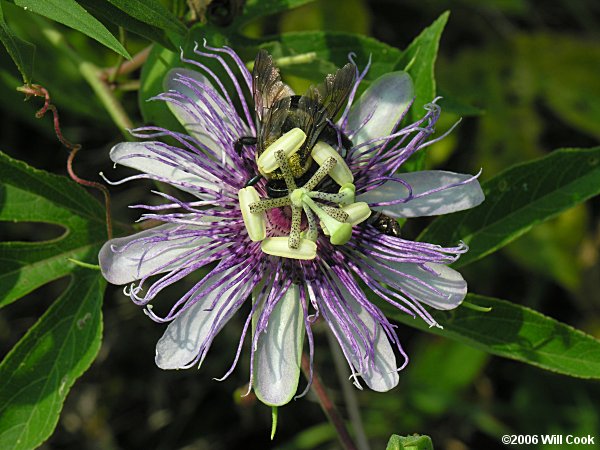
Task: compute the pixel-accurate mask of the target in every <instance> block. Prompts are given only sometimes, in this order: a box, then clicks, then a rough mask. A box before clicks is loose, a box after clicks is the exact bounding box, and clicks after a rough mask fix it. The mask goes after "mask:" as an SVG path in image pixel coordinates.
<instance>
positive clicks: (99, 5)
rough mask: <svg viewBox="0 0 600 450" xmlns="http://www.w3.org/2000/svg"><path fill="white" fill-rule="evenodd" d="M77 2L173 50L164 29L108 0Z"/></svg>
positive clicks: (105, 18) (96, 14)
mask: <svg viewBox="0 0 600 450" xmlns="http://www.w3.org/2000/svg"><path fill="white" fill-rule="evenodd" d="M78 2H79V4H80V5H82V6H83V7H84V8H85V9H87V10H88V11H89V12H91V13H93V14H94V15H95V16H96V17H99V18H102V19H103V20H105V21H108V22H111V23H114V24H115V25H117V26H119V27H123V28H124V29H125V30H127V31H130V32H132V33H135V34H137V35H139V36H142V37H145V38H146V39H148V40H150V41H151V42H157V43H159V44H160V45H162V46H165V47H169V48H172V50H175V46H174V45H173V44H172V43H171V41H170V40H169V39H168V38H167V36H166V33H165V31H164V30H162V29H160V28H157V27H154V26H152V25H148V24H147V23H144V22H142V21H140V20H138V19H136V18H134V17H132V16H130V15H129V14H127V12H125V11H122V10H120V9H119V8H117V7H116V6H114V5H111V4H110V3H108V2H98V1H96V0H78Z"/></svg>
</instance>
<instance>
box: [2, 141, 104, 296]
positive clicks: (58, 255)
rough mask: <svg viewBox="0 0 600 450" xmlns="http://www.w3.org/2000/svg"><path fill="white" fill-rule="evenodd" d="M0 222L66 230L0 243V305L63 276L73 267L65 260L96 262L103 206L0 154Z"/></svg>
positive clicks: (76, 187)
mask: <svg viewBox="0 0 600 450" xmlns="http://www.w3.org/2000/svg"><path fill="white" fill-rule="evenodd" d="M0 221H14V222H46V223H51V224H57V225H60V226H63V227H65V228H66V230H65V233H64V234H63V235H62V236H61V237H59V238H58V239H54V240H51V241H45V242H2V243H0V307H2V306H6V305H8V304H10V303H12V302H13V301H15V300H17V299H19V298H21V297H22V296H24V295H25V294H27V293H29V292H31V291H32V290H34V289H36V288H37V287H40V286H42V285H44V284H46V283H48V282H50V281H52V280H56V279H58V278H60V277H63V276H65V275H67V274H69V273H70V272H71V271H72V270H73V268H74V267H75V265H74V264H73V263H71V262H69V261H67V259H68V258H72V259H76V260H79V261H84V262H90V263H94V264H97V255H98V250H99V248H100V246H101V245H102V244H103V242H104V241H105V240H106V231H105V218H104V212H103V206H102V205H100V203H98V201H96V200H95V199H94V198H93V197H92V196H91V195H90V194H88V193H87V192H86V191H85V190H84V189H83V188H82V187H81V186H79V185H77V184H76V183H74V182H73V181H71V180H69V179H67V178H65V177H61V176H58V175H53V174H49V173H46V172H43V171H40V170H36V169H34V168H32V167H29V166H27V165H26V164H25V163H23V162H21V161H17V160H14V159H12V158H10V157H9V156H7V155H5V154H4V153H1V152H0Z"/></svg>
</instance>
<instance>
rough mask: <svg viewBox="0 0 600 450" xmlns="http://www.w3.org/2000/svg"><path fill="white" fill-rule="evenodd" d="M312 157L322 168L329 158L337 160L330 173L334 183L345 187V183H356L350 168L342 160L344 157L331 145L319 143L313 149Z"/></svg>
mask: <svg viewBox="0 0 600 450" xmlns="http://www.w3.org/2000/svg"><path fill="white" fill-rule="evenodd" d="M311 155H312V157H313V159H314V160H315V161H316V163H317V164H318V165H320V166H322V165H323V164H324V163H325V161H326V160H327V159H328V158H334V159H335V162H336V164H335V166H334V167H333V168H332V169H331V171H330V172H329V176H330V177H331V178H333V181H335V182H336V183H337V184H339V185H340V186H343V185H344V184H345V183H352V182H353V181H354V176H353V175H352V172H351V171H350V169H349V168H348V165H347V164H346V161H344V158H342V156H341V155H340V154H339V153H338V152H336V151H335V149H334V148H333V147H332V146H331V145H329V144H327V143H325V142H323V141H319V142H317V143H316V144H315V146H314V147H313V149H312V151H311Z"/></svg>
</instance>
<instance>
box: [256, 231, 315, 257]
mask: <svg viewBox="0 0 600 450" xmlns="http://www.w3.org/2000/svg"><path fill="white" fill-rule="evenodd" d="M260 248H261V249H262V251H263V252H264V253H266V254H267V255H273V256H280V257H282V258H290V259H302V260H310V259H315V257H316V256H317V244H316V243H315V242H313V241H311V240H309V239H300V243H299V244H298V248H290V247H289V245H288V237H287V236H278V237H269V238H266V239H265V240H264V241H262V242H261V243H260Z"/></svg>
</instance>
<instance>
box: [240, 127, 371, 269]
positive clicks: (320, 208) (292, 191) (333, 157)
mask: <svg viewBox="0 0 600 450" xmlns="http://www.w3.org/2000/svg"><path fill="white" fill-rule="evenodd" d="M292 131H293V132H289V133H290V134H292V135H293V136H292V135H290V136H287V135H284V136H282V138H280V139H279V140H278V141H276V142H275V143H274V144H273V145H272V146H271V147H272V148H269V151H268V152H265V153H266V155H267V157H268V158H267V160H266V162H265V160H262V161H260V163H261V164H260V165H259V166H260V167H259V170H260V171H261V172H264V171H265V169H267V170H268V171H274V170H276V169H279V170H280V171H281V173H282V174H283V179H284V180H285V184H286V186H287V192H288V194H287V195H286V196H285V197H280V198H260V195H259V194H258V192H257V191H256V189H255V188H254V187H252V186H249V187H246V188H243V189H240V191H239V192H238V198H239V202H240V209H241V211H242V218H243V220H244V225H245V227H246V231H247V232H248V236H249V237H250V239H251V240H252V241H255V242H258V241H261V249H262V251H263V252H264V253H266V254H268V255H273V256H279V257H283V258H290V259H299V260H311V259H314V258H315V257H316V255H317V239H318V236H319V228H320V230H321V232H322V234H323V235H324V236H327V237H328V238H329V242H330V243H331V244H332V245H344V244H346V243H347V242H348V241H349V240H350V239H351V237H352V227H353V226H355V225H358V224H360V223H361V222H363V221H365V220H366V219H367V218H368V217H369V216H370V215H371V210H370V209H369V206H368V205H367V204H366V203H365V202H355V187H354V184H353V181H354V178H353V176H352V172H351V171H350V169H349V168H348V166H347V165H346V162H345V161H344V159H343V158H342V157H341V156H340V155H339V153H338V152H337V151H335V149H333V148H332V147H331V146H330V145H329V144H327V143H325V142H317V144H315V146H314V148H313V149H312V152H311V156H312V158H313V160H314V161H315V162H316V163H317V164H318V166H319V168H318V170H317V171H316V172H315V173H314V174H313V175H312V177H311V178H310V179H309V180H308V181H307V182H306V183H305V184H304V185H303V186H300V187H298V186H297V185H296V179H295V178H294V176H293V173H292V169H291V168H290V163H289V157H290V155H293V154H294V152H295V150H297V147H298V142H299V141H300V140H302V136H301V135H300V133H298V131H296V130H292ZM275 144H277V145H275ZM327 176H329V177H330V178H331V179H332V180H333V181H334V182H335V183H337V184H338V185H339V186H340V188H339V190H338V192H337V193H336V192H333V193H331V192H321V191H319V190H318V185H319V183H321V181H323V179H324V178H325V177H327ZM285 207H289V208H290V209H291V212H292V217H291V223H290V228H289V233H288V234H287V236H272V237H267V232H266V222H267V221H268V219H267V211H269V210H271V209H275V208H285ZM303 216H304V217H306V221H305V225H304V227H303V226H302V223H303V221H302V217H303ZM306 224H307V225H306Z"/></svg>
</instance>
